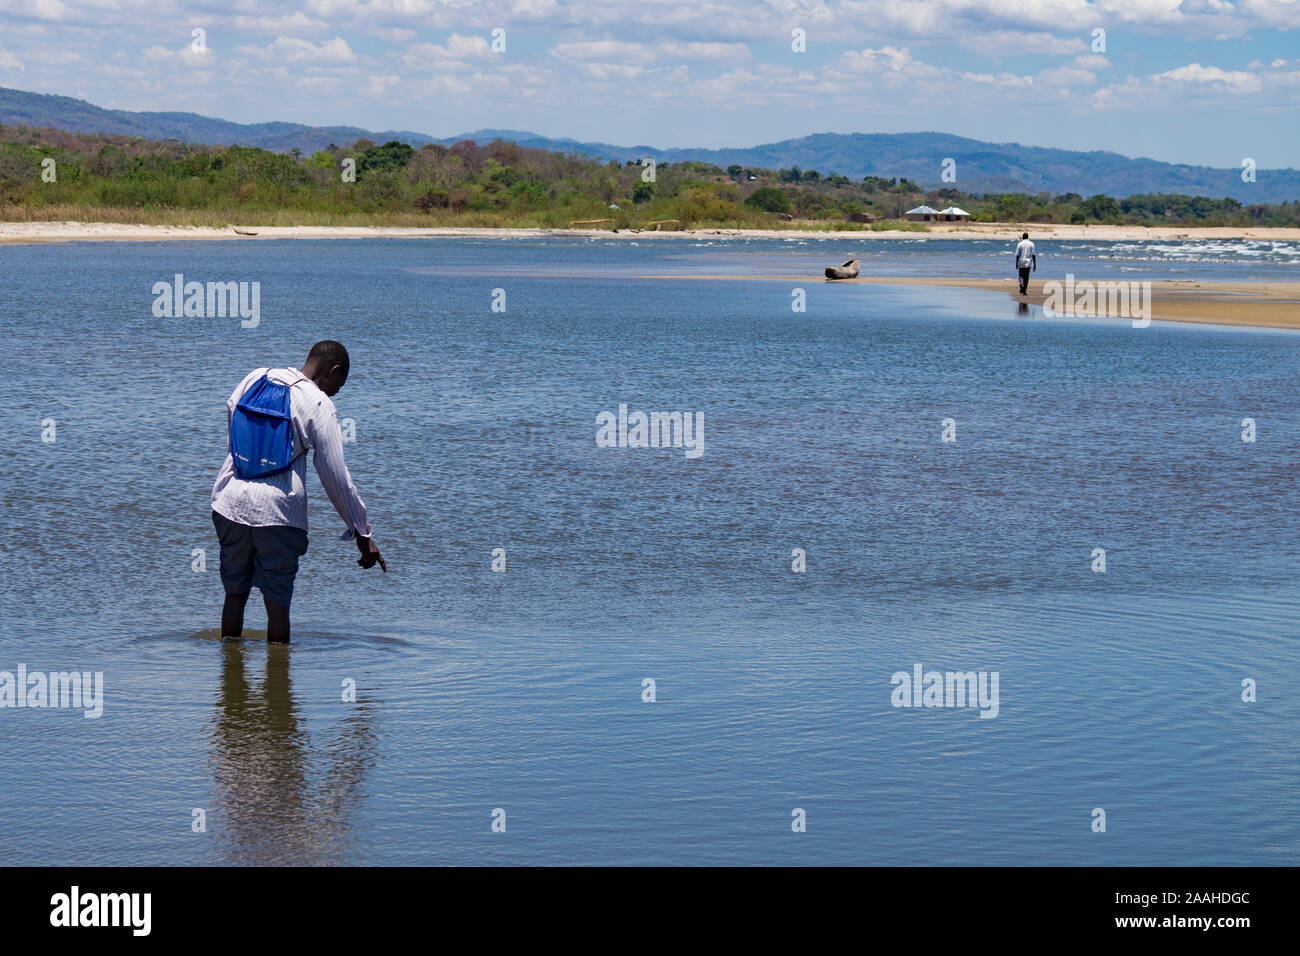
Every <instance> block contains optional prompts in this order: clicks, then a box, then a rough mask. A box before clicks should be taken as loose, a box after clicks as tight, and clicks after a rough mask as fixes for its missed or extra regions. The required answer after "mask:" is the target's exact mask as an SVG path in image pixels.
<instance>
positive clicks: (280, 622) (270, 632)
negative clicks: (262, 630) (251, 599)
mask: <svg viewBox="0 0 1300 956" xmlns="http://www.w3.org/2000/svg"><path fill="white" fill-rule="evenodd" d="M262 603H264V604H265V605H266V640H267V642H268V643H271V644H288V643H289V609H288V608H287V607H285V606H284V605H283V604H272V603H271V602H270V601H269V600H267V599H266V598H263V599H262Z"/></svg>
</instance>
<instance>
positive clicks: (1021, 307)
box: [1016, 302, 1029, 315]
mask: <svg viewBox="0 0 1300 956" xmlns="http://www.w3.org/2000/svg"><path fill="white" fill-rule="evenodd" d="M1016 314H1017V315H1028V314H1029V303H1028V302H1020V303H1018V304H1017V308H1016Z"/></svg>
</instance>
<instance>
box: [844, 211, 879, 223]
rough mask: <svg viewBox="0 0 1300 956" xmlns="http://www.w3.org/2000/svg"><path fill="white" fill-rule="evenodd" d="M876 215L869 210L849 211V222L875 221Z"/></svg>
mask: <svg viewBox="0 0 1300 956" xmlns="http://www.w3.org/2000/svg"><path fill="white" fill-rule="evenodd" d="M875 221H876V217H875V216H873V215H871V213H869V212H851V213H849V222H875Z"/></svg>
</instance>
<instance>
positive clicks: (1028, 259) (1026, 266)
mask: <svg viewBox="0 0 1300 956" xmlns="http://www.w3.org/2000/svg"><path fill="white" fill-rule="evenodd" d="M1016 269H1017V271H1019V273H1020V294H1021V295H1025V294H1027V293H1028V292H1029V272H1030V270H1031V269H1032V270H1033V271H1034V272H1037V271H1038V256H1037V255H1035V254H1034V244H1033V243H1032V242H1030V241H1029V233H1027V232H1026V233H1022V234H1021V236H1020V241H1019V242H1018V243H1016Z"/></svg>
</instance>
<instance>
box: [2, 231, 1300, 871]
mask: <svg viewBox="0 0 1300 956" xmlns="http://www.w3.org/2000/svg"><path fill="white" fill-rule="evenodd" d="M1168 245H1170V244H1169V243H1162V244H1152V245H1151V246H1150V247H1148V246H1145V245H1144V244H1140V243H1123V244H1115V243H1110V244H1102V243H1098V244H1094V245H1090V246H1082V245H1076V246H1066V244H1064V243H1060V244H1057V246H1058V248H1055V249H1053V248H1046V249H1045V248H1044V247H1048V246H1049V244H1048V243H1041V244H1040V254H1050V255H1052V256H1053V257H1054V258H1053V259H1052V262H1054V263H1056V265H1054V266H1053V267H1052V270H1051V272H1052V274H1056V273H1058V272H1064V271H1066V267H1065V264H1067V263H1068V264H1073V265H1078V266H1079V267H1080V268H1078V269H1076V270H1075V271H1076V274H1079V275H1084V274H1091V275H1096V276H1097V277H1104V278H1113V277H1118V276H1119V275H1120V274H1121V273H1122V274H1123V275H1124V277H1132V276H1133V275H1136V276H1137V277H1149V278H1163V277H1170V278H1181V277H1185V276H1187V275H1197V276H1204V277H1207V278H1220V279H1235V280H1238V281H1246V280H1250V279H1268V278H1274V279H1276V278H1290V277H1293V275H1294V271H1295V268H1296V259H1297V257H1296V256H1295V255H1294V251H1293V250H1283V251H1281V252H1278V253H1277V254H1276V255H1273V256H1269V255H1256V254H1255V250H1254V249H1253V248H1246V247H1244V246H1243V248H1241V249H1234V248H1229V249H1227V250H1225V249H1223V248H1219V247H1218V246H1216V247H1215V248H1213V249H1209V248H1207V249H1205V250H1203V251H1202V252H1200V253H1198V254H1199V255H1200V256H1201V258H1200V259H1197V258H1196V256H1195V255H1192V254H1191V253H1189V252H1188V250H1186V249H1181V250H1180V251H1179V256H1178V257H1177V258H1176V260H1175V259H1171V258H1170V255H1171V254H1170V253H1167V252H1164V251H1162V248H1163V247H1164V246H1168ZM1219 245H1222V244H1219ZM844 248H845V247H844V244H843V243H841V242H837V241H825V240H799V241H798V242H794V243H791V242H780V241H758V240H746V241H721V240H719V241H717V242H700V243H695V242H676V241H673V242H666V241H655V242H646V243H640V244H637V245H631V244H628V245H624V244H615V243H609V242H583V241H574V240H523V241H499V240H438V241H421V240H413V241H404V240H375V241H369V240H355V241H323V242H307V241H284V242H277V241H266V242H263V241H260V240H259V241H258V242H256V243H242V244H241V243H188V242H186V243H180V242H176V243H131V244H126V243H120V244H107V243H105V244H68V245H51V246H9V247H0V275H3V276H4V277H5V278H4V280H3V283H2V284H0V329H2V330H3V332H4V336H5V341H6V342H7V343H9V345H10V350H9V354H10V362H11V365H10V368H9V369H8V371H7V372H6V373H5V375H4V376H3V377H2V378H0V409H3V420H4V425H5V429H6V437H7V438H8V439H9V440H8V441H7V442H6V443H5V445H4V450H3V452H0V456H2V457H3V460H4V468H3V471H2V472H0V504H2V505H3V506H4V511H5V514H7V515H8V516H9V522H10V528H11V532H10V534H9V535H7V536H6V537H5V538H4V540H3V542H2V543H0V550H2V551H3V557H4V559H5V566H6V570H7V573H6V575H5V578H4V583H3V584H0V614H3V616H4V619H5V620H6V622H7V624H8V626H7V628H6V629H5V631H4V633H3V635H0V670H10V671H13V670H14V669H16V667H17V666H18V665H19V664H20V663H22V664H25V665H26V666H27V668H28V669H29V670H42V671H61V670H71V669H77V670H84V671H102V672H103V675H104V687H105V699H104V705H103V716H102V717H99V718H97V719H85V718H83V717H82V716H81V715H80V713H79V712H77V711H75V710H62V709H30V708H24V709H2V710H0V762H3V765H4V766H6V767H9V768H13V769H12V770H11V772H10V773H8V774H6V782H5V786H4V787H3V788H0V861H3V862H7V863H36V862H53V863H95V864H100V863H327V864H328V863H350V862H365V863H400V864H410V863H579V864H587V863H693V862H710V863H762V862H790V863H898V864H912V863H918V864H919V863H960V864H993V863H1022V864H1094V863H1095V864H1102V863H1119V864H1138V863H1142V864H1161V863H1164V864H1176V865H1181V864H1214V863H1223V864H1238V863H1265V864H1290V865H1294V864H1295V863H1296V862H1297V861H1298V860H1300V828H1298V826H1297V824H1296V823H1295V820H1296V817H1297V814H1296V811H1297V809H1298V808H1297V803H1298V802H1300V801H1298V795H1300V789H1298V788H1297V783H1296V780H1297V773H1296V772H1297V769H1300V761H1297V751H1296V744H1295V728H1296V720H1297V717H1300V713H1298V711H1300V706H1298V705H1297V702H1296V698H1295V695H1294V694H1293V693H1291V690H1292V689H1293V688H1294V687H1295V686H1296V683H1297V680H1298V679H1300V666H1298V664H1300V661H1298V659H1297V653H1296V650H1295V631H1296V625H1295V623H1294V622H1295V620H1296V616H1297V614H1296V612H1297V609H1298V606H1300V587H1297V585H1296V583H1295V580H1296V570H1297V552H1298V551H1300V544H1298V543H1297V542H1300V535H1298V534H1297V532H1298V531H1300V527H1298V526H1300V520H1298V519H1297V515H1296V509H1295V508H1294V507H1293V505H1294V502H1295V492H1294V482H1295V475H1296V466H1297V464H1298V463H1300V453H1298V452H1297V449H1296V445H1295V441H1294V436H1295V435H1297V434H1300V401H1297V399H1298V398H1300V395H1297V392H1298V391H1300V379H1298V378H1297V371H1300V352H1298V350H1297V349H1298V346H1300V338H1297V337H1296V335H1295V334H1293V333H1287V332H1279V331H1271V330H1252V329H1224V328H1212V327H1205V326H1195V325H1185V324H1162V323H1154V324H1153V325H1151V327H1149V328H1147V329H1133V328H1131V327H1130V326H1129V325H1128V323H1124V322H1106V321H1092V322H1089V321H1077V320H1071V321H1062V320H1048V319H1045V318H1044V317H1043V316H1042V314H1041V312H1039V311H1038V310H1037V309H1032V308H1031V309H1030V310H1029V311H1027V312H1021V311H1019V310H1018V309H1017V307H1016V305H1015V303H1014V302H1012V301H1011V300H1010V299H1009V297H1007V296H1005V295H1003V294H1001V293H986V292H982V291H978V290H963V289H925V288H910V287H894V286H864V285H852V286H835V285H828V284H824V283H816V284H808V285H806V286H805V293H806V296H807V311H806V312H803V313H794V312H792V311H791V305H790V303H791V289H792V288H793V286H794V283H792V286H791V287H790V288H787V287H785V286H784V285H783V284H782V283H779V282H713V281H704V280H691V281H682V282H675V281H671V280H647V279H640V278H637V277H638V276H643V275H654V274H672V273H681V274H695V275H702V274H718V273H729V272H741V271H747V270H752V273H753V274H772V273H773V272H789V273H790V274H791V275H792V276H799V275H807V274H809V273H810V272H815V271H817V270H818V269H819V268H820V266H821V265H824V264H826V263H827V262H834V261H837V260H841V256H840V253H841V252H842V251H844ZM872 248H873V249H874V250H875V251H876V254H874V256H873V258H872V259H871V260H870V261H867V260H864V271H867V272H887V271H890V270H891V269H895V267H896V266H898V269H897V271H906V270H913V269H915V270H928V271H932V272H934V273H938V274H954V275H955V274H970V275H981V274H993V275H1000V274H1002V273H1001V272H998V271H997V269H999V268H1001V265H1005V263H999V261H998V259H997V258H996V257H997V256H999V255H1003V254H1004V253H1006V249H1005V248H1004V246H1003V245H1000V244H995V243H984V242H982V241H978V240H961V241H941V240H927V241H925V242H924V243H920V242H913V241H912V240H903V241H882V240H873V247H872ZM848 251H849V252H854V251H856V250H854V249H849V250H848ZM1126 257H1127V258H1126ZM1162 257H1163V258H1162ZM1005 258H1007V259H1008V260H1009V254H1006V256H1005ZM899 263H902V264H903V265H901V266H899ZM1085 269H1093V270H1095V271H1094V272H1092V273H1085V272H1084V270H1085ZM1128 270H1136V271H1135V272H1134V273H1133V274H1132V275H1131V274H1130V272H1129V271H1128ZM1004 271H1007V270H1004ZM178 272H179V273H183V274H185V276H186V277H187V278H190V279H198V280H200V281H208V280H220V281H257V282H260V283H261V322H260V324H259V325H258V327H256V328H253V329H243V328H241V327H240V323H239V321H238V320H237V319H230V318H210V319H209V318H190V319H159V318H155V317H154V315H153V313H152V309H151V306H152V303H153V295H152V294H151V289H152V286H153V284H154V283H155V282H160V281H163V282H170V281H171V279H172V277H173V275H174V274H175V273H178ZM498 288H500V289H504V290H505V295H506V310H505V311H504V312H494V311H492V309H491V304H492V297H493V290H494V289H498ZM326 337H332V338H338V339H340V340H342V341H343V342H345V343H346V344H347V345H348V347H349V349H350V351H351V353H352V360H353V373H352V376H351V378H350V380H349V382H348V385H347V387H346V388H345V389H344V390H343V391H342V392H341V393H340V395H339V396H338V398H337V404H338V407H339V412H340V415H341V416H343V417H350V418H353V419H354V420H355V422H356V436H357V438H356V442H355V444H352V445H349V446H348V449H347V454H348V460H349V463H350V465H351V467H352V470H353V474H354V477H355V479H356V481H357V484H358V487H359V488H360V490H361V493H362V495H363V497H364V498H365V499H366V502H367V504H368V505H369V507H370V509H371V515H372V520H373V521H374V524H375V527H376V534H377V540H378V541H379V543H380V544H381V546H382V547H383V548H384V551H385V555H386V557H387V558H388V560H389V566H390V573H389V574H387V575H381V574H380V573H379V572H378V571H377V570H376V571H370V572H365V573H363V572H361V571H360V570H359V569H358V568H357V567H356V565H355V563H354V549H353V548H352V547H351V545H348V544H346V543H343V542H339V541H338V540H337V534H338V531H339V530H340V528H341V525H340V522H339V519H338V518H337V517H336V516H335V515H333V513H332V511H331V509H330V508H329V505H328V502H327V501H326V499H325V498H324V495H323V493H322V492H321V491H320V488H319V484H318V483H317V482H316V479H315V478H314V477H312V478H309V492H310V494H311V496H312V518H311V520H312V529H311V546H310V550H309V552H308V554H307V556H306V558H305V559H304V562H303V567H302V571H301V573H300V575H299V579H298V586H297V590H296V592H295V600H294V627H295V632H294V643H293V645H292V646H291V647H289V648H283V647H276V646H267V645H266V644H265V642H264V639H252V640H247V641H242V642H230V641H221V640H219V639H216V632H215V631H213V630H212V628H214V627H215V625H216V623H217V619H218V617H219V609H220V603H221V587H220V582H219V580H218V577H217V574H216V562H217V552H216V549H215V538H214V535H213V532H212V527H211V522H210V518H209V511H208V494H209V492H210V489H211V485H212V480H213V478H214V477H215V474H216V470H217V467H218V466H219V465H220V462H221V458H222V456H223V454H224V446H225V415H224V410H223V403H224V400H225V398H226V396H227V395H228V394H229V392H230V390H231V389H232V388H233V387H234V385H235V384H237V383H238V381H239V380H240V378H241V377H242V376H243V375H244V374H245V373H246V372H247V371H248V370H249V369H250V368H253V367H255V366H257V365H263V364H287V363H290V362H293V363H295V364H296V363H297V362H299V361H300V360H301V358H302V357H303V356H304V355H305V353H306V350H307V348H308V347H309V346H310V345H311V343H312V342H313V341H315V340H316V339H319V338H326ZM620 403H626V404H628V405H629V406H630V407H631V408H632V409H643V410H646V411H650V410H658V411H699V412H703V414H704V420H705V430H704V439H705V450H704V454H703V455H702V456H701V457H700V458H698V459H690V458H687V457H686V455H685V454H684V451H683V449H677V448H672V449H628V448H623V449H617V448H612V449H611V448H599V447H597V445H596V442H595V434H596V415H597V414H598V413H599V412H601V411H605V410H609V411H616V410H617V408H618V406H619V404H620ZM1246 417H1250V418H1253V419H1254V420H1255V422H1256V423H1257V429H1258V434H1257V441H1255V442H1254V443H1245V442H1243V441H1242V438H1241V433H1242V419H1243V418H1246ZM48 418H53V419H54V420H55V422H56V427H57V433H56V437H55V440H54V441H53V442H52V443H47V442H43V441H42V424H41V423H42V421H43V420H45V419H48ZM945 418H952V419H954V420H955V422H956V436H957V441H956V442H955V443H946V442H943V441H941V440H940V433H941V422H942V420H943V419H945ZM196 548H203V549H206V556H205V557H206V570H204V571H202V572H196V571H195V570H193V564H194V561H195V557H194V555H193V550H194V549H196ZM494 548H504V549H505V551H506V561H507V570H506V571H505V572H504V573H493V572H492V571H491V568H490V565H491V561H492V551H493V549H494ZM795 548H801V549H804V550H805V551H806V555H807V559H806V560H807V570H806V572H805V573H802V574H796V573H793V572H792V571H791V561H792V555H791V552H792V549H795ZM1095 548H1104V549H1105V551H1106V560H1107V567H1106V571H1105V573H1104V574H1102V573H1095V572H1094V571H1093V570H1092V563H1093V560H1094V558H1093V550H1094V549H1095ZM255 604H256V601H254V602H250V613H249V624H250V627H251V628H261V627H263V626H264V618H263V617H262V615H261V613H260V611H259V610H257V609H256V608H255V606H254V605H255ZM256 637H259V638H264V634H259V635H256ZM916 663H921V664H923V665H924V666H925V667H926V668H936V669H938V670H941V671H948V670H975V671H989V672H991V671H997V672H998V673H999V675H1000V701H999V710H998V715H997V717H996V718H995V719H981V718H980V716H979V713H978V710H976V709H971V708H966V709H959V708H954V709H948V708H934V709H925V708H918V709H908V708H895V707H894V706H892V705H891V692H892V690H893V686H892V685H891V675H893V674H894V673H895V672H896V671H906V672H910V671H911V670H912V667H913V665H914V664H916ZM645 678H653V679H654V681H655V682H656V687H655V689H656V696H657V700H656V701H655V702H654V703H646V702H643V700H642V681H643V680H644V679H645ZM1247 678H1250V679H1253V680H1254V681H1256V682H1257V685H1258V700H1257V701H1255V702H1253V703H1245V702H1243V701H1242V699H1241V694H1242V681H1243V680H1244V679H1247ZM347 682H355V687H356V700H355V701H351V700H347V701H345V700H344V699H343V696H344V691H345V689H346V684H347ZM494 808H502V809H504V810H505V813H506V819H507V822H508V825H507V829H506V832H505V833H493V832H492V829H491V823H492V811H493V810H494ZM794 808H802V809H804V810H805V811H806V812H807V820H808V825H807V832H806V833H802V834H794V833H792V832H791V825H790V824H791V819H792V818H791V812H792V810H793V809H794ZM1094 808H1104V809H1105V810H1106V812H1107V823H1108V826H1107V832H1106V833H1104V834H1100V833H1093V832H1092V831H1091V829H1090V825H1091V823H1092V816H1091V814H1092V811H1093V809H1094ZM196 809H198V810H202V811H204V813H205V815H206V820H205V822H206V831H205V832H202V833H195V832H193V831H192V827H191V822H192V819H193V816H194V811H195V810H196Z"/></svg>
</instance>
